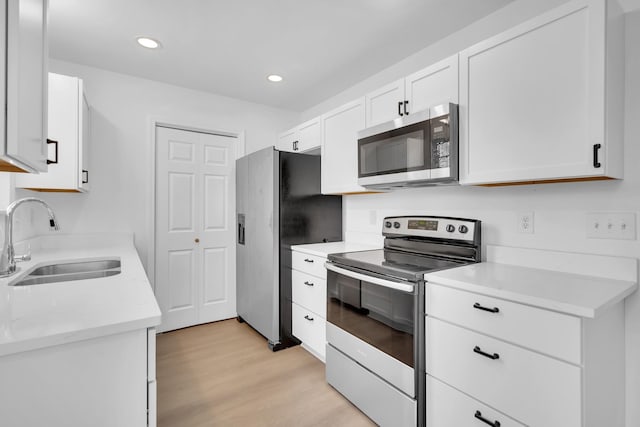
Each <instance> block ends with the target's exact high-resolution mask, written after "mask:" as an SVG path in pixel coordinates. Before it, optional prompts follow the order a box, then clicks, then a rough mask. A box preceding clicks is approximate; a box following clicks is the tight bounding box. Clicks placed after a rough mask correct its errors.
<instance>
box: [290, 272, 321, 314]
mask: <svg viewBox="0 0 640 427" xmlns="http://www.w3.org/2000/svg"><path fill="white" fill-rule="evenodd" d="M291 281H292V285H291V286H292V289H291V292H292V298H293V302H295V303H296V304H298V305H300V306H302V307H305V308H307V309H309V310H311V311H313V312H315V313H318V314H319V315H321V316H322V317H325V318H326V317H327V281H326V280H324V279H321V278H319V277H316V276H312V275H310V274H306V273H302V272H300V271H297V270H293V271H292V272H291Z"/></svg>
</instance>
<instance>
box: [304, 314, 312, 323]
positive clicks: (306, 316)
mask: <svg viewBox="0 0 640 427" xmlns="http://www.w3.org/2000/svg"><path fill="white" fill-rule="evenodd" d="M304 318H305V319H307V320H308V321H309V322H313V317H309V315H308V314H305V315H304Z"/></svg>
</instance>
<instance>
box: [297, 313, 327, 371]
mask: <svg viewBox="0 0 640 427" xmlns="http://www.w3.org/2000/svg"><path fill="white" fill-rule="evenodd" d="M291 311H292V313H291V314H292V331H293V335H294V336H295V337H296V338H298V339H299V340H300V341H302V342H303V343H304V344H305V345H306V346H307V347H309V348H311V349H312V350H313V351H315V352H316V353H317V354H318V355H319V356H321V358H323V359H324V355H325V344H326V341H327V339H326V337H327V332H326V329H325V328H326V322H325V319H324V318H323V317H321V316H319V315H318V314H317V313H314V312H313V311H310V310H307V309H305V308H304V307H300V306H299V305H298V304H295V303H293V304H291Z"/></svg>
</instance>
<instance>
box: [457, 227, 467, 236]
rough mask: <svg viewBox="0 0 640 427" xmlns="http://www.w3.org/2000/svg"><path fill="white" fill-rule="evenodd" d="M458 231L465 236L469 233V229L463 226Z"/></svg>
mask: <svg viewBox="0 0 640 427" xmlns="http://www.w3.org/2000/svg"><path fill="white" fill-rule="evenodd" d="M458 231H459V232H461V233H462V234H464V233H466V232H467V231H469V228H468V227H467V226H466V225H461V226H460V227H458Z"/></svg>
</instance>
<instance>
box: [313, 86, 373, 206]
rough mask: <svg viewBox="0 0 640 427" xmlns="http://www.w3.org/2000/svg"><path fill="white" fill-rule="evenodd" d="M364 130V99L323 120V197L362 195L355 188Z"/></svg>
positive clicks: (361, 188)
mask: <svg viewBox="0 0 640 427" xmlns="http://www.w3.org/2000/svg"><path fill="white" fill-rule="evenodd" d="M364 127H365V99H364V97H363V98H360V99H358V100H356V101H352V102H350V103H348V104H346V105H343V106H342V107H339V108H336V109H335V110H333V111H330V112H329V113H326V114H325V115H323V116H322V135H323V139H322V169H321V171H322V178H321V184H322V193H323V194H346V193H362V192H367V191H368V190H367V189H366V188H364V187H361V186H359V185H358V137H357V132H358V131H359V130H362V129H363V128H364Z"/></svg>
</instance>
